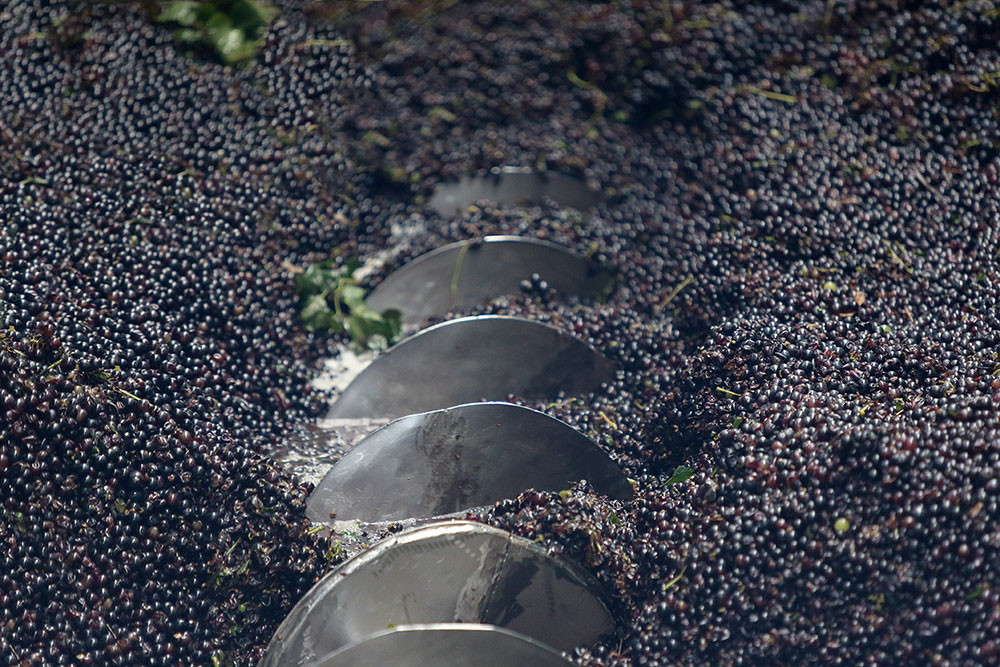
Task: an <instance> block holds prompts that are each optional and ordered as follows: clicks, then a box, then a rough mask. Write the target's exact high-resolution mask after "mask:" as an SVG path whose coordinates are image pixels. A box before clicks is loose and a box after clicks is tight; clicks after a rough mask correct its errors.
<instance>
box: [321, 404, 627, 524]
mask: <svg viewBox="0 0 1000 667" xmlns="http://www.w3.org/2000/svg"><path fill="white" fill-rule="evenodd" d="M581 479H586V480H588V481H589V482H590V483H591V484H592V485H593V486H594V489H595V490H597V491H598V492H599V493H604V494H607V495H609V496H612V497H614V498H619V499H624V498H628V497H629V496H630V495H631V491H632V489H631V486H630V485H629V483H628V480H627V479H626V477H625V475H624V474H622V472H621V470H620V469H619V468H618V466H616V465H615V464H614V462H613V461H612V460H611V459H610V458H609V457H608V455H607V454H606V453H605V452H604V451H602V450H601V449H600V447H598V446H597V445H596V444H594V443H593V442H592V441H591V440H590V439H588V438H587V437H586V436H584V435H583V434H582V433H580V432H579V431H577V430H576V429H574V428H573V427H571V426H569V425H568V424H566V423H564V422H562V421H559V420H558V419H555V418H553V417H550V416H548V415H546V414H544V413H542V412H538V411H536V410H531V409H529V408H525V407H521V406H518V405H513V404H511V403H472V404H467V405H459V406H456V407H453V408H448V409H445V410H437V411H434V412H425V413H422V414H417V415H410V416H408V417H403V418H402V419H399V420H397V421H395V422H392V423H391V424H389V425H387V426H384V427H382V428H380V429H379V430H377V431H375V432H374V433H372V434H370V435H369V436H367V437H366V438H364V439H363V440H361V441H360V442H359V443H358V444H357V445H355V446H354V447H353V448H352V449H351V450H350V451H349V452H348V453H347V454H345V455H344V457H343V458H341V459H340V461H338V462H337V463H336V464H335V465H334V466H333V467H332V468H331V469H330V471H329V472H327V474H326V476H325V477H324V478H323V480H322V481H321V482H320V483H319V485H318V486H317V487H316V489H315V490H314V491H313V493H312V495H311V496H310V497H309V502H308V504H307V505H306V514H307V516H308V517H309V518H310V519H312V520H313V521H319V522H329V521H330V518H331V513H335V515H336V518H337V519H341V520H343V519H348V520H354V519H357V520H360V521H366V522H373V521H396V520H401V519H409V518H417V519H419V518H425V517H431V516H436V515H441V514H448V513H450V512H457V511H459V510H463V509H468V508H470V507H476V506H480V505H487V504H491V503H494V502H496V501H498V500H502V499H503V498H512V497H514V496H516V495H517V494H518V493H521V492H522V491H524V490H526V489H529V488H534V489H539V490H547V491H559V490H560V489H564V488H567V487H568V486H570V485H571V483H572V482H574V481H578V480H581Z"/></svg>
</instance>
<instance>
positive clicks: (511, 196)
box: [427, 166, 602, 217]
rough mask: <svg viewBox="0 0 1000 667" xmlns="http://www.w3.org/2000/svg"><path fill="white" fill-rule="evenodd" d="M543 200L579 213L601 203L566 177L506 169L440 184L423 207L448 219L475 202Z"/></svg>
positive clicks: (508, 203)
mask: <svg viewBox="0 0 1000 667" xmlns="http://www.w3.org/2000/svg"><path fill="white" fill-rule="evenodd" d="M546 199H551V200H552V201H554V202H555V203H557V204H559V205H561V206H568V207H570V208H575V209H577V210H580V211H584V210H586V209H588V208H592V207H594V206H597V205H598V204H600V203H601V201H602V197H601V194H600V193H599V192H595V191H594V190H591V189H590V188H588V187H587V186H586V185H585V184H584V183H583V182H582V181H580V180H578V179H575V178H572V177H570V176H564V175H563V174H560V173H557V172H552V171H535V170H532V169H530V168H528V167H512V166H508V167H498V168H496V169H493V170H492V171H491V172H490V173H489V174H487V175H486V176H464V177H462V178H461V179H460V180H458V181H456V182H452V183H442V184H441V185H439V186H438V187H437V188H436V189H435V190H434V194H433V195H431V198H430V200H429V201H428V202H427V205H428V207H430V208H431V209H432V210H434V211H436V212H437V213H439V214H440V215H442V216H444V217H451V216H453V215H456V214H457V213H460V212H461V211H464V210H465V209H467V208H468V207H469V206H471V205H472V204H474V203H476V202H477V201H483V200H487V201H491V202H493V203H495V204H499V205H501V206H517V205H531V204H540V203H542V202H543V201H544V200H546Z"/></svg>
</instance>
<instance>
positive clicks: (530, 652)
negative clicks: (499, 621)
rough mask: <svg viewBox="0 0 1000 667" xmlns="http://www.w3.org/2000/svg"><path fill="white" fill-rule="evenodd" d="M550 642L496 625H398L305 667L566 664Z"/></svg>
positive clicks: (568, 665) (543, 666) (544, 666)
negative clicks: (538, 640)
mask: <svg viewBox="0 0 1000 667" xmlns="http://www.w3.org/2000/svg"><path fill="white" fill-rule="evenodd" d="M574 664H576V663H574V662H572V661H570V660H567V659H566V658H564V657H563V656H562V655H561V654H560V653H559V652H557V651H555V650H554V649H552V648H551V647H549V646H546V645H545V644H542V643H541V642H537V641H535V640H533V639H531V638H530V637H525V636H524V635H522V634H520V633H518V632H512V631H510V630H506V629H504V628H498V627H496V626H495V625H484V624H481V623H475V624H473V623H428V624H424V625H403V626H397V627H396V628H393V629H391V630H384V631H382V632H377V633H375V634H374V635H372V636H371V637H369V638H368V639H365V640H364V641H361V642H359V643H357V644H353V645H351V646H347V647H345V648H342V649H340V650H337V651H334V652H333V653H331V654H329V655H327V656H325V657H323V658H321V659H320V660H318V661H317V662H314V663H312V664H311V665H310V666H309V667H386V666H387V665H392V666H393V667H428V665H433V666H434V667H469V665H476V667H510V666H511V665H526V666H527V665H531V666H532V667H571V666H572V665H574Z"/></svg>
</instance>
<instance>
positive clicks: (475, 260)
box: [366, 236, 612, 327]
mask: <svg viewBox="0 0 1000 667" xmlns="http://www.w3.org/2000/svg"><path fill="white" fill-rule="evenodd" d="M535 273H537V274H538V275H539V276H540V277H541V278H542V279H543V280H545V282H547V283H548V284H549V286H550V287H551V288H552V289H554V290H555V291H556V292H559V293H561V294H577V295H580V296H584V297H594V296H597V295H598V294H600V293H601V292H603V291H605V290H607V289H608V288H609V287H610V286H611V281H612V278H611V275H610V274H609V273H607V272H606V271H604V270H603V269H601V268H600V267H598V266H597V265H596V264H595V263H594V262H591V261H590V260H588V259H586V258H585V257H581V256H580V255H577V254H576V253H574V252H571V251H570V250H568V249H567V248H564V247H563V246H560V245H557V244H555V243H549V242H548V241H540V240H537V239H529V238H521V237H517V236H487V237H485V238H484V239H482V240H475V241H461V242H458V243H452V244H449V245H446V246H443V247H441V248H438V249H436V250H432V251H431V252H428V253H426V254H424V255H421V256H420V257H417V258H416V259H415V260H413V261H412V262H410V263H409V264H407V265H405V266H403V267H402V268H400V269H398V270H397V271H394V272H393V273H391V274H389V276H387V277H386V279H385V280H383V281H382V282H381V283H380V284H379V286H378V287H376V288H375V290H374V291H373V292H372V293H371V294H370V295H369V296H368V298H367V299H366V302H367V304H368V307H369V308H371V309H372V310H375V311H379V312H381V311H384V310H387V309H389V308H395V309H398V310H399V311H400V312H402V313H403V325H404V326H408V327H413V326H417V325H419V324H420V323H421V322H423V321H424V320H426V319H427V318H428V317H432V316H438V317H441V316H443V315H445V314H446V313H447V312H448V311H450V310H454V309H456V308H461V307H467V306H474V305H476V304H479V303H482V302H484V301H487V300H489V299H491V298H494V297H497V296H500V295H502V294H516V293H517V292H518V291H519V290H520V288H521V281H523V280H527V279H529V278H531V275H532V274H535Z"/></svg>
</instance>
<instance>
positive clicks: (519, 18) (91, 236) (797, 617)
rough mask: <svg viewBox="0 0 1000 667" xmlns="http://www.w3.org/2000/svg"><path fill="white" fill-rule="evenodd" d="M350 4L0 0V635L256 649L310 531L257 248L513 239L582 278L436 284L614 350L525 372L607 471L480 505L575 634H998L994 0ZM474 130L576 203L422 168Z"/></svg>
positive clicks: (305, 358) (82, 653) (633, 649)
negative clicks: (595, 286) (447, 193)
mask: <svg viewBox="0 0 1000 667" xmlns="http://www.w3.org/2000/svg"><path fill="white" fill-rule="evenodd" d="M372 4H373V5H375V6H372V7H369V8H367V9H365V10H364V11H359V12H358V13H357V14H356V15H352V16H348V17H347V19H346V23H344V22H341V23H340V24H330V23H327V22H326V21H325V20H324V19H323V18H322V17H321V16H320V15H319V14H317V13H316V7H315V6H313V3H302V2H295V1H289V2H282V3H280V9H281V16H280V18H279V19H278V20H277V21H276V22H275V23H273V24H272V25H271V26H270V27H269V29H268V30H267V32H266V34H265V36H264V41H263V43H262V45H261V50H260V54H259V56H258V58H257V61H256V63H254V64H253V65H251V66H248V67H245V68H242V69H230V68H224V67H222V66H220V65H218V64H213V63H210V62H207V61H204V60H201V59H199V58H197V57H195V58H190V57H188V56H186V55H185V53H184V52H183V48H182V47H179V46H178V45H177V44H176V43H175V42H174V40H173V38H172V35H171V32H170V29H169V28H168V27H167V26H163V25H158V24H156V23H155V22H153V21H150V20H149V17H148V16H147V15H146V14H145V13H144V11H143V10H142V8H141V7H140V6H138V5H136V6H132V5H127V4H121V3H109V4H107V5H106V4H103V3H88V4H87V5H86V6H85V7H81V6H80V5H79V4H78V3H74V2H66V3H51V2H42V1H41V0H17V1H15V2H11V3H8V5H7V6H5V7H4V8H3V9H0V51H2V52H3V54H4V64H5V66H4V68H2V71H0V118H3V119H4V122H3V124H2V126H0V137H2V138H0V162H2V164H3V170H2V172H0V309H2V310H0V320H2V328H0V416H2V422H0V510H2V514H0V543H2V545H3V547H2V548H0V559H2V560H3V566H4V567H2V568H0V629H2V630H0V655H3V656H4V659H5V660H7V661H9V662H10V663H12V664H18V665H20V664H26V665H28V664H212V662H213V660H214V661H217V662H221V661H224V660H230V659H231V660H234V661H236V663H237V664H253V662H254V661H255V659H256V658H257V657H259V656H260V654H261V651H262V649H263V646H264V645H265V643H266V642H267V640H268V639H269V637H270V636H271V634H272V633H273V631H274V629H275V627H276V625H277V623H278V622H279V621H280V620H281V618H282V617H283V616H284V615H285V614H286V613H287V612H288V610H289V609H290V608H291V606H292V604H294V602H295V601H296V600H297V599H298V598H299V597H300V596H301V594H302V593H303V592H304V591H305V590H306V589H307V588H308V586H309V585H310V584H311V583H312V582H313V581H315V580H316V578H317V577H319V576H320V575H321V574H322V573H323V571H324V570H326V569H327V568H329V567H330V566H331V565H332V564H334V563H336V562H337V561H338V559H339V558H340V557H341V556H340V553H341V552H340V550H338V549H337V548H336V546H335V545H334V544H333V543H331V542H330V540H329V539H328V538H323V537H320V536H319V535H310V534H309V533H310V532H311V531H310V529H309V526H308V523H307V522H306V520H305V517H304V513H303V505H304V498H305V496H306V494H307V493H308V492H309V488H308V487H307V486H305V485H302V484H299V483H297V482H296V481H295V480H294V479H293V478H291V477H290V476H289V475H288V474H287V472H286V471H284V470H282V469H281V468H280V467H277V466H276V465H275V464H274V463H273V462H271V460H270V459H268V458H267V455H268V454H270V453H274V452H276V451H278V450H280V449H281V448H282V447H283V446H284V445H283V438H286V437H287V436H288V434H289V433H290V432H292V431H294V430H296V429H300V428H303V427H305V426H308V423H309V421H310V420H311V419H313V418H315V417H316V416H318V415H319V414H321V413H322V412H323V410H324V409H325V407H326V405H327V404H328V399H329V397H328V396H327V395H325V394H324V393H323V392H319V391H316V390H313V389H311V388H310V385H309V379H310V378H311V377H312V375H313V374H315V372H316V362H317V361H318V360H319V359H320V358H321V357H323V356H328V355H331V354H334V353H335V350H336V344H337V342H338V340H337V339H336V338H333V339H330V338H321V337H317V336H315V335H314V334H312V333H310V332H308V331H306V330H305V329H304V328H303V327H302V326H301V325H300V323H299V321H298V319H297V310H298V307H299V302H298V297H297V295H296V293H295V290H294V281H295V276H296V275H297V273H298V272H299V271H301V270H302V269H303V268H304V267H305V266H306V265H307V264H308V263H310V262H313V261H318V260H320V259H325V258H327V257H329V256H330V255H331V254H332V255H333V256H334V258H335V260H336V261H342V260H344V259H346V258H348V257H350V256H361V257H368V256H370V255H373V254H375V253H377V252H382V251H386V250H391V254H390V261H389V263H388V264H387V265H386V267H384V268H383V269H382V270H381V271H377V272H375V273H373V274H371V276H370V277H369V278H367V279H366V280H367V281H368V283H369V284H374V283H375V282H377V280H378V279H379V278H380V277H382V276H384V275H385V273H386V272H387V271H388V270H391V269H392V268H394V267H396V266H399V265H400V264H402V263H403V262H405V261H406V260H408V259H410V258H413V257H415V256H417V255H419V254H420V253H422V252H424V251H426V250H429V249H431V248H433V247H437V246H438V245H441V244H443V243H446V242H451V241H458V240H466V239H469V238H476V237H479V236H482V235H485V234H521V235H527V236H532V237H536V238H545V239H549V240H553V241H556V242H560V243H564V244H566V245H568V246H570V247H572V248H574V249H575V250H577V251H579V252H581V253H585V254H589V255H592V256H594V257H595V258H597V259H599V260H600V261H601V262H603V263H604V264H605V265H607V266H609V267H611V268H613V269H614V270H615V271H616V272H618V274H619V280H618V282H617V284H616V286H615V288H614V290H613V291H612V292H611V294H610V295H609V297H608V298H607V300H606V301H604V302H601V303H595V302H588V301H581V300H578V299H571V300H565V299H562V298H561V297H559V295H553V294H550V293H549V291H548V290H544V289H543V288H542V285H540V284H534V283H532V282H531V281H530V280H529V281H528V284H527V285H526V289H525V290H524V291H522V292H521V293H519V294H514V295H510V296H507V297H503V298H499V299H496V300H494V301H493V302H491V303H489V304H484V305H482V306H479V307H477V308H475V309H470V310H468V311H464V312H461V313H456V314H471V313H487V312H488V313H502V314H509V315H522V316H526V317H530V318H533V319H538V320H541V321H545V322H549V323H552V324H553V325H555V326H557V327H559V328H561V329H563V330H564V331H566V332H568V333H572V334H574V335H577V336H581V337H583V338H585V339H587V340H588V341H589V342H591V343H592V344H593V345H594V346H595V347H597V348H598V349H600V350H601V351H602V352H603V353H605V354H606V355H607V356H608V357H610V358H612V359H613V360H614V361H615V362H616V364H617V365H618V366H619V369H620V371H619V374H618V377H617V379H616V380H615V382H614V383H612V384H611V385H610V386H608V387H607V390H606V391H605V392H603V393H601V394H600V395H594V396H591V397H588V398H587V399H586V400H580V399H562V398H560V399H557V400H555V401H554V402H550V403H545V404H538V405H534V406H533V407H537V408H539V409H543V410H545V411H547V412H549V413H550V414H553V415H555V416H558V417H560V418H562V419H564V420H566V421H568V422H569V423H571V424H572V425H574V426H576V427H577V428H580V429H581V430H583V431H584V432H586V433H587V434H588V435H590V436H591V437H593V438H594V439H595V440H596V441H597V442H599V443H600V444H601V445H602V446H604V447H606V449H607V451H608V452H609V454H610V455H611V456H612V457H614V459H615V460H616V461H617V462H618V463H619V464H620V465H621V466H622V467H623V468H624V469H625V470H626V471H627V472H628V474H629V476H630V477H631V478H632V479H634V480H635V484H636V496H635V498H634V499H633V500H632V501H630V502H627V503H615V502H612V501H609V500H608V499H606V498H602V497H600V496H598V495H597V494H595V493H593V492H592V490H590V488H589V487H588V486H586V485H585V484H581V485H579V486H577V487H574V488H572V489H567V490H565V491H564V492H562V493H550V492H544V493H543V492H537V491H528V492H526V493H525V494H522V495H521V496H519V497H518V498H516V499H510V500H507V501H504V502H501V503H499V504H498V505H497V506H496V507H494V508H492V509H490V510H489V511H486V512H484V513H482V514H481V515H478V518H479V519H481V520H483V521H487V522H489V523H492V524H494V525H497V526H499V527H502V528H504V529H506V530H510V531H512V532H515V533H518V534H522V535H526V536H529V537H530V538H532V539H537V540H539V541H540V542H543V543H545V544H546V545H548V546H549V547H550V548H551V549H553V550H556V551H560V552H562V553H565V554H566V555H568V556H569V557H572V558H574V559H576V560H578V561H579V562H581V563H584V564H586V565H587V567H589V568H590V569H591V570H592V571H593V572H595V574H596V575H597V576H598V578H599V579H600V581H602V582H603V584H604V585H606V586H607V587H608V588H609V590H611V591H612V592H613V594H614V597H615V603H614V606H615V609H616V611H617V613H618V614H619V616H620V619H621V622H622V637H621V638H618V639H615V640H614V641H611V642H609V643H607V644H606V645H600V646H595V647H587V648H581V649H580V650H579V651H578V655H577V658H578V659H579V660H580V661H581V662H582V663H584V664H595V665H597V664H601V665H652V664H665V663H685V664H705V663H711V664H775V663H778V664H784V663H792V662H800V661H814V662H820V663H824V664H827V663H830V664H832V663H838V662H839V663H852V664H855V663H887V664H912V663H919V664H924V663H931V664H940V665H946V664H953V665H964V664H988V663H990V662H993V661H995V660H996V656H997V654H998V652H1000V636H998V634H1000V632H998V630H997V629H998V628H1000V623H998V618H997V615H998V614H1000V611H998V610H1000V598H998V591H997V590H996V585H995V581H996V579H997V575H998V572H997V565H996V563H997V562H1000V560H998V557H997V556H998V554H997V549H998V548H1000V539H998V536H997V533H996V530H995V526H996V523H997V520H998V518H1000V511H998V507H997V498H998V491H1000V485H998V482H997V481H996V477H997V475H996V472H997V468H998V465H1000V449H998V445H997V443H998V442H1000V437H998V436H1000V433H998V429H1000V408H998V406H1000V380H998V378H1000V351H998V345H1000V318H998V315H997V312H998V310H997V307H998V305H1000V304H998V303H997V301H998V298H1000V266H998V258H997V253H998V244H1000V237H998V234H1000V232H998V231H997V229H998V220H1000V203H998V202H1000V196H998V195H1000V192H998V183H997V181H998V176H1000V173H998V172H1000V163H998V155H997V144H996V141H997V134H998V132H997V130H998V127H997V118H996V116H995V114H994V111H995V108H996V105H997V101H998V91H1000V78H998V74H997V73H998V72H1000V55H998V53H997V51H996V47H995V45H996V43H997V38H998V37H1000V16H998V14H997V12H996V10H995V9H994V8H993V7H992V3H989V2H985V1H973V2H961V3H948V2H921V3H913V2H888V1H880V0H858V1H853V0H851V1H846V0H843V1H841V0H838V1H836V2H826V1H825V0H816V1H814V2H794V3H793V2H784V1H777V0H776V1H772V2H765V1H763V0H762V1H760V2H752V3H735V2H711V3H694V2H674V3H662V2H646V1H645V0H636V1H634V2H630V3H618V2H600V1H598V0H594V1H590V2H569V1H568V0H566V1H562V0H560V1H558V2H551V3H494V2H488V1H486V0H468V1H467V2H462V3H457V4H454V5H451V4H450V3H435V2H428V3H418V2H414V1H402V0H400V1H397V2H386V3H372ZM445 5H448V6H447V7H446V6H445ZM341 18H343V17H341ZM345 35H346V36H348V37H350V38H351V39H349V40H347V41H346V42H345V40H344V36H345ZM502 164H517V165H521V166H530V167H534V168H536V169H555V170H559V171H563V172H567V173H570V174H572V175H575V176H577V177H579V178H581V179H582V180H584V181H585V182H587V183H588V184H590V185H591V186H593V187H596V188H598V189H600V190H601V191H602V193H603V194H604V196H605V200H606V201H605V202H604V203H603V204H600V205H599V206H597V207H596V208H595V210H593V211H588V212H573V211H570V210H566V209H561V208H559V207H558V206H556V205H554V204H553V203H551V202H548V203H542V204H540V205H534V206H521V207H506V208H498V207H496V206H492V205H490V204H488V203H482V204H481V205H478V206H475V207H472V208H470V209H469V210H467V211H465V212H463V213H462V214H461V215H459V216H457V217H456V218H455V219H452V220H447V221H446V220H441V219H440V218H438V217H437V216H435V215H434V214H432V213H430V212H428V211H427V210H426V209H425V208H424V206H423V205H422V202H423V201H425V200H426V197H427V196H428V194H429V193H430V192H431V191H432V188H433V187H434V185H435V184H437V183H439V182H441V181H443V180H446V179H448V178H452V177H457V176H459V175H461V174H466V173H470V172H477V171H479V172H482V171H485V170H487V169H489V168H491V167H494V166H497V165H502ZM400 240H403V241H405V242H403V243H399V244H398V245H396V243H397V241H400ZM681 465H686V466H688V467H690V468H691V469H692V470H693V471H694V475H693V477H691V478H690V479H686V480H683V481H677V480H679V479H682V478H683V477H684V476H683V475H681V476H677V477H673V482H674V483H669V484H668V482H670V481H671V478H672V476H673V473H674V472H675V470H676V469H677V468H678V466H681ZM373 537H374V536H373Z"/></svg>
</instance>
